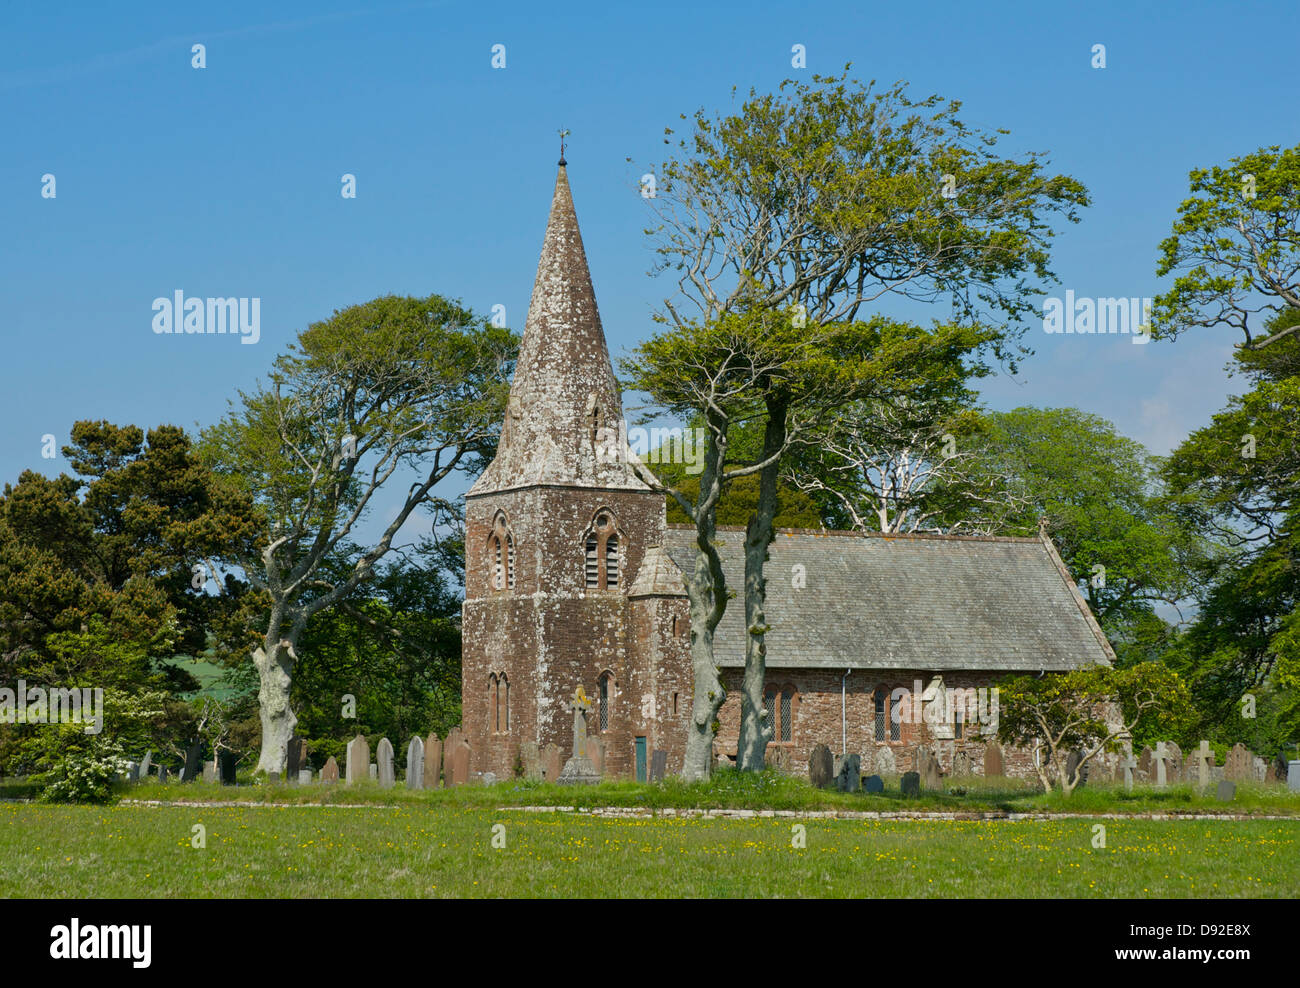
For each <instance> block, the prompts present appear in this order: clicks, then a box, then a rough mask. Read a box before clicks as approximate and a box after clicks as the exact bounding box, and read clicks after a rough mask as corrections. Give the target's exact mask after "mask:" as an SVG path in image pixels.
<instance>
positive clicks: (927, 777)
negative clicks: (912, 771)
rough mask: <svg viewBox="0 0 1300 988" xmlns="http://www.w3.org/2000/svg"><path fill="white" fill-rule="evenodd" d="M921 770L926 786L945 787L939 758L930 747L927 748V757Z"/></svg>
mask: <svg viewBox="0 0 1300 988" xmlns="http://www.w3.org/2000/svg"><path fill="white" fill-rule="evenodd" d="M919 771H920V773H921V782H922V783H923V784H924V786H925V788H927V789H942V788H943V773H942V772H941V771H940V769H939V758H938V756H936V755H935V753H934V752H933V751H930V750H929V749H928V748H927V749H925V759H924V762H923V763H922V765H921V767H920V770H919Z"/></svg>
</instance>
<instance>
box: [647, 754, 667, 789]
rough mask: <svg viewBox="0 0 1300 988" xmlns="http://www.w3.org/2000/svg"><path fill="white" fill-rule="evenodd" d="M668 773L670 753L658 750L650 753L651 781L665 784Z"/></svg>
mask: <svg viewBox="0 0 1300 988" xmlns="http://www.w3.org/2000/svg"><path fill="white" fill-rule="evenodd" d="M667 772H668V752H666V751H662V750H660V749H659V748H656V749H655V750H654V751H653V752H651V753H650V781H651V782H663V781H664V776H665V775H666V774H667Z"/></svg>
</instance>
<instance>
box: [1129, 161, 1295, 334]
mask: <svg viewBox="0 0 1300 988" xmlns="http://www.w3.org/2000/svg"><path fill="white" fill-rule="evenodd" d="M1188 178H1189V180H1190V185H1191V193H1192V194H1191V195H1190V196H1189V197H1188V198H1187V199H1185V200H1184V201H1183V203H1182V205H1180V206H1179V207H1178V219H1177V220H1176V221H1175V222H1174V227H1173V232H1172V233H1171V234H1170V236H1169V237H1167V238H1166V239H1165V240H1164V241H1163V242H1162V243H1161V244H1160V262H1159V264H1158V265H1157V267H1156V273H1157V274H1159V275H1162V276H1163V275H1168V274H1175V275H1176V277H1175V279H1174V284H1173V287H1172V288H1170V290H1169V291H1167V292H1165V293H1164V294H1162V295H1160V296H1159V297H1158V298H1156V300H1155V310H1154V312H1153V314H1152V336H1154V337H1155V338H1156V339H1174V338H1176V337H1177V336H1178V335H1179V334H1181V333H1183V332H1185V331H1186V330H1188V329H1190V328H1192V327H1194V326H1228V327H1230V328H1232V329H1234V330H1237V331H1238V332H1240V333H1241V334H1242V337H1243V341H1242V342H1241V343H1239V344H1238V346H1239V347H1241V348H1243V349H1248V350H1262V349H1263V348H1265V347H1268V346H1271V345H1273V344H1274V343H1276V342H1277V341H1279V340H1282V339H1287V338H1292V334H1294V333H1295V332H1296V330H1297V328H1300V322H1296V321H1295V320H1293V319H1292V320H1285V321H1280V322H1279V321H1277V320H1276V318H1275V317H1276V316H1277V315H1280V314H1281V313H1284V312H1287V311H1295V310H1300V227H1298V225H1297V222H1298V221H1300V146H1297V147H1294V148H1288V149H1285V150H1283V149H1281V148H1279V147H1277V146H1273V147H1269V148H1260V149H1259V150H1258V151H1255V152H1254V153H1252V154H1247V155H1243V156H1242V157H1240V158H1233V159H1231V160H1230V161H1229V163H1228V165H1227V166H1226V167H1220V166H1215V167H1212V168H1197V169H1195V170H1193V171H1192V172H1191V173H1190V174H1189V176H1188ZM1255 320H1259V321H1263V323H1264V325H1263V327H1261V326H1259V325H1258V324H1257V323H1254V322H1253V321H1255ZM1261 328H1262V329H1263V330H1264V332H1263V333H1262V334H1261V333H1260V330H1261Z"/></svg>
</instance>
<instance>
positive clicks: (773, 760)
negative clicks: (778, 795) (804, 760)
mask: <svg viewBox="0 0 1300 988" xmlns="http://www.w3.org/2000/svg"><path fill="white" fill-rule="evenodd" d="M792 756H793V752H792V751H791V750H790V749H789V748H787V747H785V746H784V745H778V746H777V747H775V748H773V749H772V750H771V752H769V753H768V755H767V757H766V758H765V760H764V761H765V763H766V764H767V765H769V766H771V767H772V768H774V769H776V770H777V771H778V772H784V773H785V774H786V775H789V774H790V770H791V767H792V765H793V764H794V762H793V760H792Z"/></svg>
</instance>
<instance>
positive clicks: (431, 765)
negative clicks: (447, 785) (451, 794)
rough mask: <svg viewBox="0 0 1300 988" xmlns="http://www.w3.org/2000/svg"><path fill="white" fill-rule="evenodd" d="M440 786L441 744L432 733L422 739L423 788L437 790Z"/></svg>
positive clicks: (435, 734)
mask: <svg viewBox="0 0 1300 988" xmlns="http://www.w3.org/2000/svg"><path fill="white" fill-rule="evenodd" d="M441 785H442V742H441V741H439V740H438V735H437V733H436V732H434V731H430V732H429V736H428V737H427V738H425V739H424V788H426V789H437V788H439V787H441Z"/></svg>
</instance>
